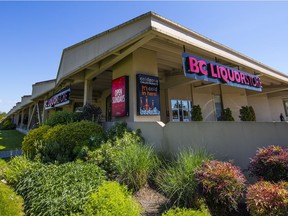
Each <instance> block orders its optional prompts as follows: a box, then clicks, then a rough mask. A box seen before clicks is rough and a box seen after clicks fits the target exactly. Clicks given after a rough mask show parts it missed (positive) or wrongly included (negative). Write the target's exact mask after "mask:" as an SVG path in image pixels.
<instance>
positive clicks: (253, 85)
mask: <svg viewBox="0 0 288 216" xmlns="http://www.w3.org/2000/svg"><path fill="white" fill-rule="evenodd" d="M182 63H183V68H184V74H185V76H186V77H188V78H192V79H198V80H204V81H208V82H214V83H219V84H224V85H229V86H234V87H239V88H245V89H250V90H254V91H262V84H261V81H260V78H259V77H258V76H256V75H253V74H249V73H246V72H243V71H240V70H237V69H235V68H231V67H227V66H225V65H221V64H218V63H216V62H213V61H209V60H207V59H204V58H200V57H198V56H195V55H191V54H188V53H183V54H182Z"/></svg>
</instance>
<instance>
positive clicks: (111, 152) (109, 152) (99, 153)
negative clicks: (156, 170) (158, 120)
mask: <svg viewBox="0 0 288 216" xmlns="http://www.w3.org/2000/svg"><path fill="white" fill-rule="evenodd" d="M113 139H114V140H111V139H108V141H107V142H106V143H104V144H102V145H101V147H100V148H99V149H96V150H95V151H92V152H89V153H88V160H89V161H90V162H93V163H95V164H97V165H98V166H100V167H101V168H102V169H104V170H105V171H106V172H107V174H108V175H109V176H110V177H113V176H115V174H116V173H117V169H116V164H115V163H116V159H117V158H118V157H119V154H120V153H121V152H122V151H123V150H124V149H125V148H127V147H128V146H131V145H134V144H139V145H140V144H143V139H142V137H140V136H139V135H138V133H137V132H135V131H133V132H127V131H125V132H124V133H123V134H122V133H121V136H119V138H118V137H116V138H113Z"/></svg>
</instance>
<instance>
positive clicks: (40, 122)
mask: <svg viewBox="0 0 288 216" xmlns="http://www.w3.org/2000/svg"><path fill="white" fill-rule="evenodd" d="M36 108H37V115H38V121H39V125H41V124H42V120H41V114H40V109H39V102H37V104H36Z"/></svg>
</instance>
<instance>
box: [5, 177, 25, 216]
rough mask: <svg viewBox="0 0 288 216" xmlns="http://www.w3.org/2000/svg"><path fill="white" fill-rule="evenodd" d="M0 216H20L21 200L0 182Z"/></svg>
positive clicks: (21, 210) (21, 213) (22, 212)
mask: <svg viewBox="0 0 288 216" xmlns="http://www.w3.org/2000/svg"><path fill="white" fill-rule="evenodd" d="M0 215H3V216H22V215H24V211H23V199H22V197H21V196H18V195H17V194H16V193H15V191H13V189H12V188H10V187H9V186H8V185H6V184H4V183H2V182H1V181H0Z"/></svg>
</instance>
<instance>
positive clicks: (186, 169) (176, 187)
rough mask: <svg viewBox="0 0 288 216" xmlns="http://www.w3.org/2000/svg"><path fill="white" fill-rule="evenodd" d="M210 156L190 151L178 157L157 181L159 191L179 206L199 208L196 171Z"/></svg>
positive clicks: (159, 175) (203, 152)
mask: <svg viewBox="0 0 288 216" xmlns="http://www.w3.org/2000/svg"><path fill="white" fill-rule="evenodd" d="M209 158H210V156H209V155H208V154H207V153H206V152H205V151H203V150H201V151H199V150H189V151H188V152H182V153H180V154H179V155H178V157H177V159H176V160H175V161H173V162H172V164H170V165H168V166H167V167H166V168H163V169H161V170H159V172H158V174H157V177H156V179H155V181H156V184H157V185H158V187H159V189H160V190H161V191H162V192H163V193H164V194H165V195H166V196H167V197H168V198H169V200H170V202H172V203H173V204H176V205H177V206H184V207H194V206H196V207H197V199H198V197H199V196H198V184H197V181H196V176H195V174H194V171H195V170H196V169H197V168H198V167H199V166H201V164H202V163H203V162H204V161H206V160H208V159H209Z"/></svg>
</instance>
